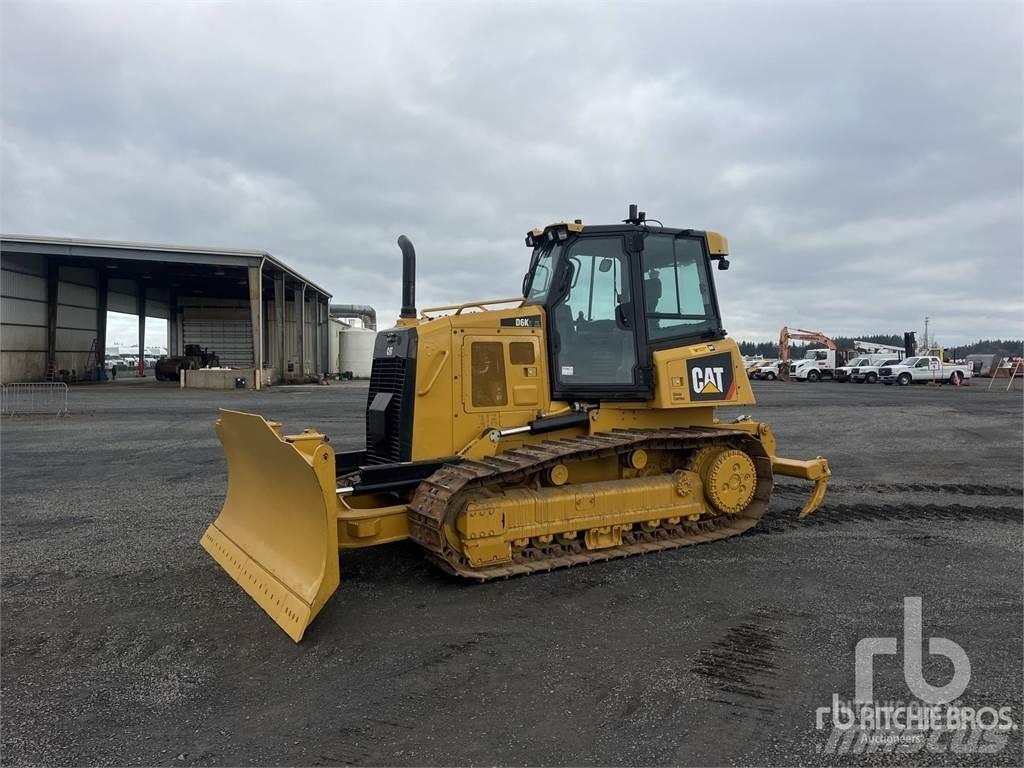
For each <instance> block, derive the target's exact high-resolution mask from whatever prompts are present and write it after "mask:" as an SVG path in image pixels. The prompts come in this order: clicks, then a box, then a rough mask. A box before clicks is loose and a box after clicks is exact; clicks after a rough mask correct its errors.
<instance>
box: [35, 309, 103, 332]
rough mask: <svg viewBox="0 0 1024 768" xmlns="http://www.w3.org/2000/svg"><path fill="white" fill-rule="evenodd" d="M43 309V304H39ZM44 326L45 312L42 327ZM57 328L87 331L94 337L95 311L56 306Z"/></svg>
mask: <svg viewBox="0 0 1024 768" xmlns="http://www.w3.org/2000/svg"><path fill="white" fill-rule="evenodd" d="M40 306H41V307H44V308H45V306H46V305H45V304H40ZM45 324H46V316H45V312H44V315H43V325H45ZM57 328H76V329H78V330H82V331H89V333H91V334H92V335H93V336H95V335H96V310H95V309H84V308H83V307H68V306H66V305H64V304H58V305H57Z"/></svg>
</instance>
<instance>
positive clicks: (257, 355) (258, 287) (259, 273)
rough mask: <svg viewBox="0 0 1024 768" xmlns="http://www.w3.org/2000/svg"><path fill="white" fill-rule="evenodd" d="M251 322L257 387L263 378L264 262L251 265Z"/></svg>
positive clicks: (254, 376) (254, 372)
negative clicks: (254, 265)
mask: <svg viewBox="0 0 1024 768" xmlns="http://www.w3.org/2000/svg"><path fill="white" fill-rule="evenodd" d="M249 322H250V325H251V326H252V363H253V367H254V370H253V378H254V379H256V381H255V387H256V389H257V390H259V389H260V386H261V380H262V378H263V262H262V261H260V265H259V266H258V267H249Z"/></svg>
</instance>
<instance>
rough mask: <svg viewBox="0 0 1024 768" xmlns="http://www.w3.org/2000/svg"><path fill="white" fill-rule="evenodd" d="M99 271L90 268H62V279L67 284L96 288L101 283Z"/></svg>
mask: <svg viewBox="0 0 1024 768" xmlns="http://www.w3.org/2000/svg"><path fill="white" fill-rule="evenodd" d="M97 271H98V270H95V269H90V268H89V267H67V266H62V267H61V268H60V279H61V280H62V281H63V282H65V283H75V284H76V285H85V286H89V287H91V288H95V287H96V285H97V284H98V282H99V279H98V277H97Z"/></svg>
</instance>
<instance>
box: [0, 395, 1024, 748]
mask: <svg viewBox="0 0 1024 768" xmlns="http://www.w3.org/2000/svg"><path fill="white" fill-rule="evenodd" d="M985 384H987V381H985V380H982V382H981V383H980V385H979V384H978V383H976V384H975V385H974V386H971V387H962V388H959V389H954V388H951V387H942V388H938V389H936V388H931V387H924V386H918V387H907V388H902V387H883V386H881V385H874V386H872V385H856V384H831V383H828V384H826V383H821V384H816V385H815V384H797V383H793V384H783V383H779V382H765V383H758V384H756V385H755V386H756V390H757V395H758V398H759V405H758V406H757V407H755V408H751V409H749V413H750V414H751V415H752V416H753V417H754V418H755V419H758V420H763V421H766V422H768V423H769V424H771V425H772V426H773V428H774V430H775V432H776V435H777V437H778V438H779V444H780V453H781V454H782V455H786V456H793V457H797V458H801V457H808V456H813V455H815V454H821V455H824V456H827V457H828V458H829V459H830V461H831V463H832V467H833V470H834V482H833V484H832V486H831V489H830V492H829V495H828V497H827V499H826V503H825V506H824V507H823V508H822V509H821V510H820V511H819V512H818V513H817V514H816V515H815V516H814V517H812V518H810V519H808V520H807V521H798V520H796V513H797V511H798V509H799V507H800V505H801V502H802V499H803V497H804V494H805V492H806V489H805V488H804V487H803V486H802V485H796V484H794V483H793V482H790V481H787V479H785V478H784V479H783V480H782V481H780V486H779V487H778V488H777V491H776V495H775V497H774V498H773V501H772V508H771V511H770V512H769V514H768V516H767V517H766V518H765V520H763V521H762V523H761V524H760V525H759V526H758V528H756V529H754V531H752V532H750V533H748V534H746V535H744V536H741V537H739V538H736V539H732V540H729V541H725V542H719V543H716V544H713V545H708V546H700V547H689V548H685V549H682V550H677V551H674V552H664V553H660V554H656V555H650V556H647V557H642V558H631V559H627V560H621V561H615V562H610V563H603V564H600V565H594V566H591V567H585V568H576V569H571V570H568V571H562V572H556V573H553V574H548V575H543V576H531V577H528V578H520V579H513V580H509V581H504V582H497V583H490V584H484V585H476V584H465V583H462V582H460V581H458V580H455V579H453V578H450V577H448V576H445V575H443V574H441V573H438V572H436V571H435V570H433V569H432V568H431V567H430V566H428V565H427V564H426V563H425V562H424V560H423V559H422V557H421V556H420V555H419V553H418V551H417V549H416V548H415V547H414V546H412V545H410V544H407V543H402V544H395V545H390V546H386V547H380V548H376V549H371V550H364V551H360V552H355V553H345V554H344V556H343V558H342V561H341V568H342V585H341V589H340V590H339V591H338V593H337V594H336V595H335V596H334V598H333V599H332V600H331V601H330V602H329V603H328V605H327V607H326V608H325V609H324V611H323V612H322V613H321V615H320V616H319V617H318V618H317V620H316V621H315V622H314V624H313V625H312V627H311V628H310V630H309V631H308V633H307V635H306V639H305V640H304V641H303V643H302V644H300V645H295V644H293V643H292V642H291V641H290V640H289V639H288V638H287V637H286V636H285V635H284V634H283V633H282V632H281V631H280V630H279V629H278V628H277V626H276V625H274V624H273V623H272V622H271V621H270V620H269V619H268V618H266V617H265V616H264V614H263V613H262V611H260V610H259V609H258V608H257V607H256V606H255V604H253V603H252V602H251V601H250V600H249V598H248V597H247V596H246V595H245V594H244V593H243V592H242V590H241V589H239V588H237V587H236V586H235V584H234V583H233V582H231V581H230V579H229V578H228V577H227V576H226V575H225V574H224V573H223V572H222V571H221V570H220V569H219V568H218V567H217V566H216V564H215V563H214V562H213V561H212V560H211V559H210V558H209V557H208V556H207V555H206V553H205V552H204V551H203V550H202V549H201V548H200V547H199V544H198V541H199V537H200V535H201V534H202V532H203V530H204V528H205V527H206V525H207V524H208V523H209V522H211V521H212V520H213V519H214V518H215V517H216V515H217V513H218V510H219V507H220V503H221V501H222V498H223V490H224V488H225V464H224V461H223V458H222V456H221V451H220V446H219V444H218V442H217V440H216V437H215V435H214V431H213V421H214V419H215V417H216V409H217V408H218V407H221V406H223V407H230V408H238V409H243V410H252V411H255V412H259V413H262V414H264V415H266V416H268V417H273V418H276V419H279V420H281V421H283V422H284V425H285V428H286V429H287V430H289V431H297V430H299V429H301V428H303V427H305V426H316V427H318V428H320V429H322V430H323V431H325V432H327V433H329V434H330V435H331V436H332V440H333V442H334V444H335V446H336V448H339V449H345V448H355V447H359V446H360V445H361V443H362V439H363V438H362V435H363V427H362V408H363V405H364V402H365V388H364V386H362V385H360V384H358V383H345V384H336V385H333V386H330V387H293V388H278V389H275V390H274V391H272V392H265V393H260V394H257V393H248V392H233V391H232V392H222V393H214V392H196V391H190V392H184V391H179V390H177V389H175V388H174V387H173V386H169V387H161V386H159V385H157V384H155V383H145V384H137V383H135V382H118V383H117V384H115V385H107V386H104V387H80V388H74V389H72V391H71V405H72V415H71V416H69V417H68V418H64V419H56V418H43V417H25V418H21V419H14V420H10V419H7V420H5V421H4V422H3V425H2V452H0V460H2V478H0V479H2V518H0V535H2V548H3V549H2V554H3V557H2V581H0V586H2V617H0V619H2V630H0V632H2V665H3V666H2V686H0V697H2V700H0V704H2V761H3V764H4V765H27V764H48V765H71V764H103V765H108V764H111V765H112V764H121V765H125V764H144V765H213V764H252V763H257V764H270V765H278V764H305V765H310V764H388V765H427V764H445V765H452V764H477V765H494V764H508V765H536V764H572V765H619V764H621V765H662V764H680V765H708V764H723V765H749V764H778V765H783V764H784V765H796V764H821V763H826V764H827V763H837V762H838V763H840V764H849V765H852V764H862V763H870V764H895V763H899V764H907V763H912V764H954V763H955V764H979V765H982V764H984V765H990V764H1005V765H1019V764H1021V759H1022V754H1021V738H1020V731H1013V732H1011V733H1010V734H1009V740H1008V743H1007V744H1006V746H1005V747H1004V748H1003V749H1002V751H1000V752H998V753H996V754H988V755H963V754H952V753H951V752H949V751H947V747H946V745H945V743H940V747H941V749H940V750H939V751H935V752H933V751H929V750H927V749H925V750H922V751H921V752H918V753H916V754H912V755H894V754H891V753H884V752H881V751H880V752H874V753H871V754H861V755H857V756H844V757H837V756H835V755H832V754H829V753H828V752H827V751H825V752H823V751H822V747H823V745H824V744H825V743H826V739H827V737H828V731H819V730H816V728H815V709H816V708H818V707H822V706H828V705H829V704H830V703H831V699H832V694H833V693H837V694H839V695H840V696H841V697H842V698H850V697H852V694H853V685H854V647H855V645H856V644H857V642H858V640H860V639H861V638H864V637H869V636H900V637H901V636H902V624H903V615H902V607H903V606H902V603H903V598H904V596H920V597H921V598H922V600H923V606H924V636H925V637H929V636H933V635H936V636H941V637H947V638H950V639H951V640H954V641H955V642H957V643H959V644H960V645H961V646H962V647H963V648H964V650H965V651H966V653H967V654H968V656H969V658H970V660H971V665H972V666H971V680H970V684H969V686H968V688H967V690H966V692H965V693H964V695H963V697H962V699H961V701H962V703H964V704H966V705H969V706H974V707H983V706H995V707H999V706H1011V707H1013V714H1012V716H1013V719H1014V721H1015V722H1016V723H1017V724H1018V725H1020V723H1021V722H1022V716H1024V713H1022V707H1021V705H1022V687H1024V681H1022V622H1024V615H1022V588H1024V587H1022V584H1024V573H1022V488H1021V485H1022V463H1021V457H1022V429H1021V426H1022V423H1021V417H1022V401H1021V397H1020V393H1019V392H1017V393H1009V394H1007V393H1001V392H1000V393H997V392H987V391H986V390H985ZM726 413H731V412H729V411H727V412H726ZM900 643H901V647H902V637H901V639H900ZM925 650H926V658H927V659H928V660H927V662H926V664H925V673H926V676H927V678H928V680H929V682H931V683H932V684H933V685H940V684H943V683H945V682H946V681H947V680H948V679H949V676H950V674H951V673H952V667H951V665H950V664H949V663H948V662H945V661H943V660H942V659H941V658H940V657H936V656H930V657H929V656H928V655H927V646H926V649H925ZM902 667H903V665H902V664H901V663H900V658H899V657H878V658H877V659H876V662H875V681H874V682H875V696H876V698H879V699H898V700H906V699H907V697H908V696H909V693H908V690H907V684H906V683H905V682H904V675H903V668H902Z"/></svg>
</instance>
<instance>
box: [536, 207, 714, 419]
mask: <svg viewBox="0 0 1024 768" xmlns="http://www.w3.org/2000/svg"><path fill="white" fill-rule="evenodd" d="M630 214H631V215H630V218H629V219H627V220H625V221H624V222H623V223H622V224H621V225H612V226H596V227H583V226H582V224H581V223H580V222H578V221H577V222H575V223H573V224H567V223H560V224H552V225H550V226H548V227H545V228H544V229H537V230H533V231H532V232H530V233H529V234H528V235H527V238H526V240H527V245H529V246H531V247H533V255H532V257H531V259H530V268H529V271H528V272H527V274H526V276H525V278H524V281H523V292H524V295H525V297H526V303H527V304H528V305H535V306H542V307H544V308H545V309H546V310H547V317H548V327H547V336H548V342H549V347H550V349H551V352H552V360H551V389H552V395H553V397H555V398H557V399H568V400H579V399H592V400H602V399H604V400H647V399H650V398H651V397H652V395H653V375H652V370H653V367H652V366H653V359H652V353H653V352H654V351H655V350H658V349H668V348H673V347H680V346H685V345H688V344H696V343H701V342H708V341H714V340H717V339H722V338H724V337H725V330H724V329H723V328H722V321H721V314H720V313H719V309H718V298H717V296H716V294H715V285H714V281H713V280H712V278H711V261H712V260H717V261H719V268H727V267H728V261H727V260H726V258H725V257H726V255H727V245H726V241H725V238H724V237H722V236H721V235H718V234H717V233H713V232H709V233H706V232H702V231H696V230H689V229H686V230H680V229H670V228H668V227H662V226H650V225H649V224H648V222H647V221H646V220H645V219H644V218H643V214H639V215H638V214H637V213H636V210H635V206H631V210H630ZM709 244H711V245H712V248H709Z"/></svg>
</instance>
